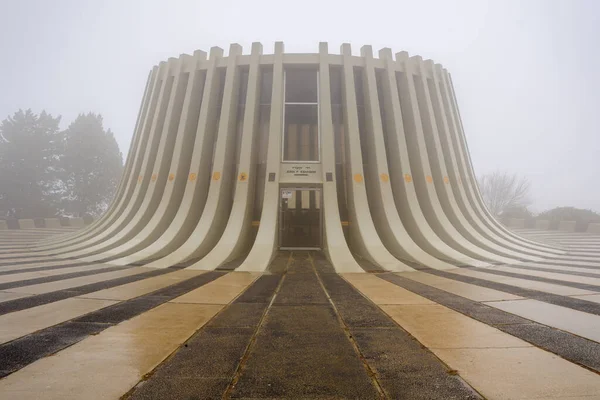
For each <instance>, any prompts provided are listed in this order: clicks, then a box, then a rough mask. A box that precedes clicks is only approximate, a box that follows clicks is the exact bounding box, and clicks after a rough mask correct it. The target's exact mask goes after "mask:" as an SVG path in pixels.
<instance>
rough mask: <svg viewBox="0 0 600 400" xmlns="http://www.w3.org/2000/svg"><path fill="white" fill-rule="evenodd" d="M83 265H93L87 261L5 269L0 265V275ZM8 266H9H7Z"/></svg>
mask: <svg viewBox="0 0 600 400" xmlns="http://www.w3.org/2000/svg"><path fill="white" fill-rule="evenodd" d="M83 265H94V264H90V263H88V262H76V261H73V262H72V263H66V264H61V265H40V266H35V265H34V266H30V267H25V268H17V269H6V267H0V276H2V275H13V274H22V273H24V272H37V271H50V270H55V269H63V268H73V267H79V266H83ZM9 268H10V267H9Z"/></svg>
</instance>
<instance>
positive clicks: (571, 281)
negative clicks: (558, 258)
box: [469, 267, 600, 292]
mask: <svg viewBox="0 0 600 400" xmlns="http://www.w3.org/2000/svg"><path fill="white" fill-rule="evenodd" d="M469 269H472V270H473V271H479V272H485V273H488V274H494V275H500V276H508V277H512V278H522V279H527V280H530V281H538V282H546V283H553V284H555V285H561V286H568V287H572V288H576V289H583V290H589V291H592V292H598V291H600V285H598V284H588V283H584V282H585V281H591V282H594V283H595V282H596V281H595V280H594V279H593V278H587V279H578V278H577V277H561V279H555V278H553V277H554V276H556V275H552V274H541V273H536V272H535V271H530V272H528V273H526V274H525V273H517V272H512V271H505V270H503V269H502V268H501V267H498V268H479V267H469ZM544 275H545V276H544ZM548 276H552V278H551V277H548Z"/></svg>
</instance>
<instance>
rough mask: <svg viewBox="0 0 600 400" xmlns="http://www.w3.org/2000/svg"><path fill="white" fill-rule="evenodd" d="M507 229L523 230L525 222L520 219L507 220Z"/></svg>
mask: <svg viewBox="0 0 600 400" xmlns="http://www.w3.org/2000/svg"><path fill="white" fill-rule="evenodd" d="M507 225H508V227H509V228H521V229H523V228H525V220H524V219H522V218H509V219H508V221H507Z"/></svg>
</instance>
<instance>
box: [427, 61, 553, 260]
mask: <svg viewBox="0 0 600 400" xmlns="http://www.w3.org/2000/svg"><path fill="white" fill-rule="evenodd" d="M427 68H428V70H429V72H430V73H431V76H432V78H431V84H432V98H431V100H432V105H433V110H434V113H435V114H436V119H437V120H438V127H439V129H438V134H439V145H440V151H441V152H442V154H443V155H444V158H445V163H446V174H447V175H445V176H447V179H444V184H445V185H447V186H448V189H449V191H450V192H451V193H452V194H453V195H454V197H455V201H456V203H457V206H458V208H459V210H461V211H462V213H463V215H464V217H465V218H466V219H467V221H468V222H469V223H470V224H471V225H472V226H473V227H474V229H475V230H476V232H477V233H479V234H480V235H481V237H482V238H485V239H487V240H489V241H491V242H492V243H495V244H496V245H497V246H499V247H500V248H501V249H506V250H508V251H513V250H514V251H516V252H523V253H525V254H536V252H535V250H531V249H528V248H527V247H524V246H521V245H518V244H516V243H514V242H511V241H509V240H507V239H506V238H504V237H502V236H499V235H497V234H496V233H495V232H493V231H492V230H491V229H490V228H489V227H488V226H487V225H486V224H485V223H484V222H483V221H482V220H481V218H480V214H481V213H482V212H483V211H482V210H480V209H478V208H477V207H478V204H477V203H475V204H472V203H471V201H470V198H469V196H468V195H467V192H466V190H465V187H464V186H463V185H462V184H459V182H461V179H460V172H459V171H460V167H459V161H458V157H457V155H456V153H455V151H454V147H453V144H452V139H451V137H452V136H453V135H454V132H455V126H454V119H453V117H452V115H451V111H450V109H449V104H448V99H447V98H446V96H445V92H444V88H443V83H442V82H441V71H442V69H441V66H440V65H439V64H436V65H434V64H433V63H432V62H430V63H428V64H427ZM449 195H450V193H449ZM536 255H543V253H541V254H536ZM526 257H528V256H526Z"/></svg>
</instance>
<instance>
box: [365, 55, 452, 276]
mask: <svg viewBox="0 0 600 400" xmlns="http://www.w3.org/2000/svg"><path fill="white" fill-rule="evenodd" d="M360 52H361V56H362V57H363V58H364V60H365V67H364V72H363V76H362V80H363V94H364V103H365V129H366V131H365V134H364V135H362V136H363V138H366V139H367V141H366V143H362V146H363V147H366V148H367V152H368V163H367V177H366V178H367V179H366V184H367V197H368V200H369V204H370V209H371V214H372V215H373V218H374V220H375V226H376V229H377V232H378V233H379V237H380V238H381V241H382V242H383V243H384V245H385V246H386V248H387V249H388V250H389V251H390V253H392V254H393V255H394V256H395V257H396V258H398V259H401V260H402V259H405V260H408V261H414V262H417V263H419V264H423V265H426V266H428V267H431V268H436V269H448V268H455V266H454V265H452V264H449V263H447V262H445V261H442V260H439V259H437V258H435V257H433V256H431V255H430V254H428V253H426V252H425V251H423V249H421V248H420V247H419V246H418V245H417V244H416V243H415V242H414V241H413V239H412V238H411V236H410V235H409V233H408V232H407V231H406V228H405V227H404V224H403V223H402V220H401V219H400V216H399V214H398V210H397V209H396V204H395V202H394V195H393V193H392V187H391V183H390V172H389V170H388V160H387V154H386V148H385V146H386V143H385V140H384V129H383V121H382V118H381V111H380V110H381V109H380V107H383V106H384V105H383V104H380V102H379V95H378V89H377V77H376V72H375V66H374V60H373V50H372V48H371V46H363V47H362V48H361V51H360ZM389 56H390V57H391V52H390V53H389Z"/></svg>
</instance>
